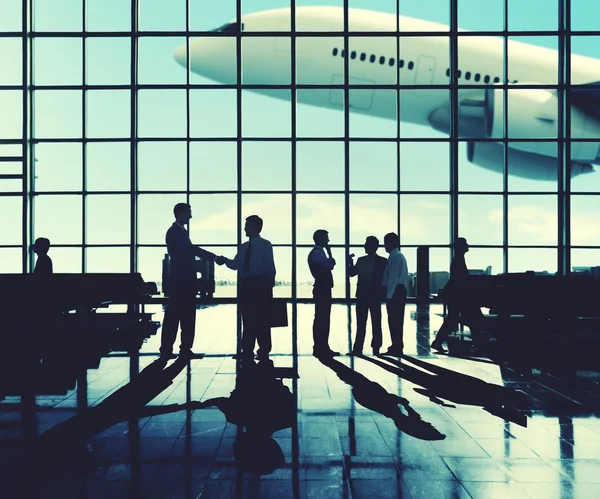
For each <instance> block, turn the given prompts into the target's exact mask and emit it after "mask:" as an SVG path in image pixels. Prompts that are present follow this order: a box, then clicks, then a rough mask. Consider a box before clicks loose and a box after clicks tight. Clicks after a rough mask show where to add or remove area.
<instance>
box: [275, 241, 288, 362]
mask: <svg viewBox="0 0 600 499" xmlns="http://www.w3.org/2000/svg"><path fill="white" fill-rule="evenodd" d="M273 258H274V260H275V270H276V275H275V288H273V296H275V297H278V298H291V297H292V248H291V247H283V248H282V247H275V248H273ZM289 312H291V310H288V314H289ZM290 338H291V334H290ZM291 351H292V345H291V344H290V345H289V350H288V352H291Z"/></svg>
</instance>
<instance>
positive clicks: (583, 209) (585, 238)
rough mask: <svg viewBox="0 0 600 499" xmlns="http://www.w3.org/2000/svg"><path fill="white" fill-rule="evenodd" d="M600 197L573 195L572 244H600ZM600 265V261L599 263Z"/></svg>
mask: <svg viewBox="0 0 600 499" xmlns="http://www.w3.org/2000/svg"><path fill="white" fill-rule="evenodd" d="M598 220H600V197H599V196H571V244H572V245H573V246H600V225H599V224H598ZM597 265H600V261H599V262H598V263H597Z"/></svg>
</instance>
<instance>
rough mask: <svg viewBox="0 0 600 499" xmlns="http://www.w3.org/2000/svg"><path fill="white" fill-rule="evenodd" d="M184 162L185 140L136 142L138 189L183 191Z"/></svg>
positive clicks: (184, 180)
mask: <svg viewBox="0 0 600 499" xmlns="http://www.w3.org/2000/svg"><path fill="white" fill-rule="evenodd" d="M186 163H187V152H186V143H185V142H140V143H138V189H139V190H142V191H184V190H185V189H186V185H187V182H186V177H187V173H186Z"/></svg>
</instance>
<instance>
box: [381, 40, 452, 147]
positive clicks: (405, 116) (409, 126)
mask: <svg viewBox="0 0 600 499" xmlns="http://www.w3.org/2000/svg"><path fill="white" fill-rule="evenodd" d="M416 43H420V42H416ZM388 92H390V91H389V90H388ZM450 95H451V94H450V92H448V90H421V89H402V90H400V119H401V122H400V137H402V138H405V139H423V138H425V139H447V138H448V134H449V130H450V128H449V121H448V120H449V118H448V116H447V114H446V112H444V109H446V108H447V106H448V104H449V102H450ZM388 97H389V99H388V103H389V105H390V106H394V115H393V119H394V120H395V119H396V111H395V110H396V99H395V98H394V99H393V100H392V99H391V95H389V96H388ZM415 109H432V110H433V109H435V110H436V111H435V112H434V113H432V114H431V115H429V116H428V117H427V118H426V117H425V116H422V115H419V114H415ZM440 109H441V110H442V112H439V110H440ZM388 121H389V123H391V124H393V127H394V128H396V126H397V124H396V122H395V121H391V120H388ZM423 124H426V126H423ZM432 126H433V128H432ZM388 135H389V136H390V137H395V136H396V135H397V131H394V132H393V133H392V127H390V132H389V134H388Z"/></svg>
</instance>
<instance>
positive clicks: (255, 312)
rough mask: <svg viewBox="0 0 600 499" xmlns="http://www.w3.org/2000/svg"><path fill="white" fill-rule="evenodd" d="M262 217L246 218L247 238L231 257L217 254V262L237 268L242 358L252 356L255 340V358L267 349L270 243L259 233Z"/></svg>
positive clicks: (264, 355)
mask: <svg viewBox="0 0 600 499" xmlns="http://www.w3.org/2000/svg"><path fill="white" fill-rule="evenodd" d="M262 228H263V221H262V218H260V217H259V216H258V215H250V216H249V217H248V218H246V224H245V225H244V231H245V233H246V237H248V241H246V242H245V243H244V244H242V245H241V246H240V249H239V251H238V253H237V255H235V258H234V259H233V260H229V259H228V258H225V257H223V256H219V257H217V263H218V264H222V263H225V265H226V266H227V267H229V268H230V269H232V270H237V271H238V281H239V285H240V305H241V309H242V324H243V336H242V358H243V359H244V360H246V361H249V360H253V359H254V345H255V343H256V342H258V347H259V348H258V352H257V356H258V359H259V360H263V361H265V360H268V359H269V353H270V352H271V322H270V318H271V302H272V300H273V286H275V261H274V259H273V246H272V245H271V242H270V241H268V240H267V239H263V238H262V237H261V236H260V233H261V231H262Z"/></svg>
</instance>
